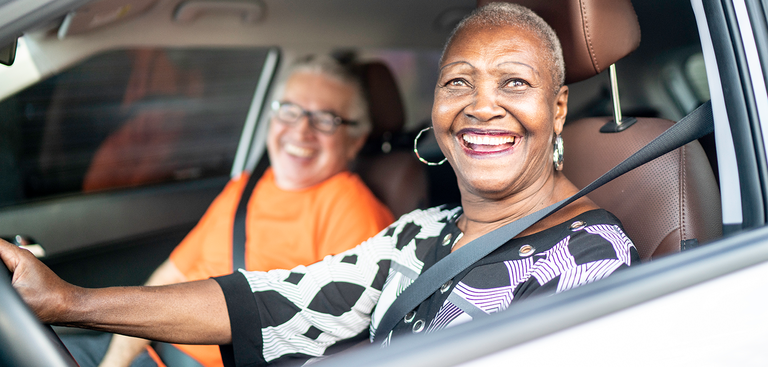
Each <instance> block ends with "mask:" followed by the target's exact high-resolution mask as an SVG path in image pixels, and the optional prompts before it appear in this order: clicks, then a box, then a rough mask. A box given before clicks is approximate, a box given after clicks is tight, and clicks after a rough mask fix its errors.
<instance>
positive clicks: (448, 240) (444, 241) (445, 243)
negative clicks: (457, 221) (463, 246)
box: [443, 233, 453, 246]
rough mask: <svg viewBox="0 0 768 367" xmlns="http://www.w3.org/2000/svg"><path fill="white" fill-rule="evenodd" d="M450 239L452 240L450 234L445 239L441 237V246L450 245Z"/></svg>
mask: <svg viewBox="0 0 768 367" xmlns="http://www.w3.org/2000/svg"><path fill="white" fill-rule="evenodd" d="M451 238H453V236H452V235H451V234H450V233H448V234H447V235H445V237H443V246H448V245H449V244H450V243H451Z"/></svg>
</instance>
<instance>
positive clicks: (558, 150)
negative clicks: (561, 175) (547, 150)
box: [552, 135, 564, 171]
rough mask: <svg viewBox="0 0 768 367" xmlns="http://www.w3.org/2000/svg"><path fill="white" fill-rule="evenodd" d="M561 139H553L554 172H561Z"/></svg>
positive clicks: (559, 137)
mask: <svg viewBox="0 0 768 367" xmlns="http://www.w3.org/2000/svg"><path fill="white" fill-rule="evenodd" d="M563 151H564V149H563V137H562V136H560V135H557V136H556V137H555V149H554V152H553V153H552V163H554V165H555V171H562V170H563Z"/></svg>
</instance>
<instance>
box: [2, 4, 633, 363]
mask: <svg viewBox="0 0 768 367" xmlns="http://www.w3.org/2000/svg"><path fill="white" fill-rule="evenodd" d="M563 74H564V66H563V61H562V54H561V49H560V46H559V42H558V39H557V38H556V36H555V34H554V32H553V31H552V29H551V28H550V27H549V26H548V25H547V24H546V23H545V22H544V21H543V20H541V18H539V17H538V16H536V15H535V14H533V13H532V12H531V11H530V10H528V9H526V8H523V7H521V6H517V5H510V4H491V5H488V6H486V7H483V8H480V9H478V10H476V11H475V12H474V13H473V14H471V15H470V16H469V17H468V18H467V19H465V20H464V21H462V22H461V23H460V24H459V25H458V26H457V29H456V30H455V31H454V34H453V35H452V36H451V38H450V39H449V40H448V42H447V45H446V47H445V50H444V53H443V56H442V59H441V61H440V69H439V77H438V81H437V85H436V86H435V101H434V107H433V110H432V122H433V127H434V133H435V135H436V138H437V141H438V143H439V145H440V148H441V150H442V152H443V153H444V154H445V157H446V160H447V162H448V163H450V165H451V166H452V167H453V169H454V171H455V173H456V176H457V178H458V184H459V188H460V190H461V204H462V205H461V207H447V206H441V207H436V208H431V209H427V210H416V211H414V212H411V213H409V214H406V215H404V216H403V217H401V218H400V219H399V220H398V221H397V222H395V223H394V224H392V225H391V226H390V227H389V228H388V229H387V230H385V231H383V232H381V233H379V234H378V235H376V236H374V237H373V238H371V239H369V240H368V241H366V242H364V243H363V244H361V245H360V246H358V247H356V248H354V249H352V250H349V251H346V252H344V253H342V254H339V255H337V256H334V257H329V258H326V259H324V260H323V261H321V262H319V263H317V264H313V265H311V266H308V267H297V268H294V269H293V270H291V271H288V270H280V271H271V272H269V273H259V272H247V271H240V272H237V273H234V274H231V275H228V276H224V277H220V278H215V279H212V280H203V281H200V282H193V283H186V284H179V285H174V286H168V287H165V288H160V289H147V288H107V289H87V290H86V289H80V288H77V287H74V286H71V285H69V284H66V283H64V282H63V281H61V280H60V279H59V278H58V277H56V276H55V275H54V274H53V273H51V272H50V271H49V270H48V269H47V268H45V267H43V266H41V265H40V264H39V263H38V262H37V261H36V260H35V259H34V257H32V256H31V255H29V254H26V253H24V252H23V251H21V250H18V249H15V248H13V246H11V245H7V244H4V246H2V247H0V250H2V251H1V252H2V256H3V259H4V260H5V262H6V264H7V265H8V266H9V267H10V268H11V269H15V270H16V272H15V273H14V286H15V287H16V289H17V290H19V292H20V293H21V294H22V295H23V297H24V299H25V300H26V302H27V303H29V304H30V305H31V306H32V308H33V309H34V310H35V312H36V313H37V315H38V316H39V317H40V318H41V319H42V320H43V321H45V322H53V323H64V324H71V325H78V326H83V327H90V328H97V329H104V328H108V329H110V330H112V331H115V332H119V333H125V334H130V335H140V336H143V337H149V338H153V339H159V340H172V341H176V342H185V343H201V342H206V343H216V344H220V345H222V348H221V350H222V355H223V356H224V359H225V360H231V361H234V362H236V364H237V365H255V364H258V363H264V362H273V361H278V360H282V359H286V358H291V357H297V356H302V357H312V356H318V355H322V354H324V353H325V352H326V351H327V350H328V349H329V348H330V347H331V346H332V345H334V344H336V343H338V342H340V341H342V340H344V339H347V338H352V337H354V336H356V335H358V334H361V333H365V332H366V331H367V330H370V332H371V338H372V339H373V338H374V337H375V338H376V340H377V341H379V340H380V341H381V343H382V344H388V343H390V342H393V341H395V340H396V339H397V338H398V336H399V335H401V334H410V333H429V332H433V331H437V330H440V329H443V328H446V327H451V326H453V325H456V324H459V323H462V322H466V321H469V320H472V319H473V317H475V316H477V315H480V314H488V313H495V312H499V311H502V310H504V309H507V308H508V307H512V306H513V305H512V304H513V303H514V302H516V301H519V300H522V299H525V298H528V297H531V296H542V295H550V294H554V293H558V292H561V291H565V290H568V289H571V288H573V287H577V286H580V285H582V284H585V283H588V282H591V281H595V280H598V279H601V278H604V277H606V276H608V275H610V274H611V273H613V272H614V271H616V270H619V269H622V268H626V267H628V266H630V265H633V264H635V263H638V262H639V258H638V255H637V252H636V250H635V248H634V246H633V245H632V242H631V241H630V240H629V239H628V238H627V237H626V236H625V234H624V232H623V231H622V229H621V224H620V223H619V221H618V220H617V219H616V218H615V217H614V216H613V215H611V214H609V213H608V212H606V211H605V210H602V209H600V208H598V207H597V206H596V205H595V204H594V203H593V202H591V201H590V200H589V199H587V198H581V199H579V200H577V201H575V202H574V203H572V204H570V205H568V206H566V207H565V208H563V209H561V210H560V211H558V212H556V213H554V214H553V215H550V216H549V217H547V218H545V219H543V220H541V221H539V222H537V223H536V224H534V225H533V226H531V227H529V228H528V229H527V230H525V231H524V232H523V233H521V234H520V235H519V236H517V237H515V238H512V239H509V240H508V242H506V243H505V244H503V245H502V246H501V247H499V248H498V249H497V250H495V251H493V252H492V253H491V254H489V255H487V256H485V257H484V258H483V259H481V260H480V261H478V262H476V263H474V264H472V265H471V266H470V267H469V268H467V269H466V270H464V271H463V272H461V273H460V274H458V275H457V276H456V277H454V278H453V279H452V280H451V281H449V282H446V283H445V284H444V286H443V287H441V289H437V290H435V292H433V293H432V294H431V296H429V297H428V298H427V299H426V300H425V301H423V302H422V303H421V304H420V305H419V306H417V307H416V308H415V309H413V310H412V311H411V312H408V313H407V314H406V315H396V316H398V317H399V322H398V323H397V324H396V325H395V326H394V328H393V329H392V330H388V329H379V326H380V322H381V320H382V316H383V315H384V314H385V313H386V312H387V310H388V309H389V308H390V306H391V305H392V303H393V302H394V301H395V299H396V298H397V297H398V296H399V295H400V294H401V292H402V290H403V289H405V288H407V287H408V286H409V285H410V284H411V283H413V282H414V280H417V279H418V277H419V275H420V274H422V273H423V272H424V271H425V269H427V268H430V267H432V266H433V265H435V264H436V263H437V262H439V261H441V259H443V258H445V257H447V256H449V255H450V254H451V253H452V252H454V251H456V250H457V249H459V248H461V247H463V246H466V245H468V244H469V246H474V245H475V244H470V242H471V241H473V240H475V239H477V238H479V237H480V236H482V235H484V234H487V233H489V232H491V231H493V230H495V229H497V228H499V227H502V226H504V225H505V224H508V223H511V222H513V221H515V220H517V219H520V218H522V217H525V216H526V215H528V214H531V213H534V212H536V211H538V210H539V209H542V208H545V207H547V206H549V205H552V204H554V203H557V202H559V201H561V200H563V199H565V198H567V197H569V196H571V195H572V194H574V193H576V192H577V190H576V187H574V185H573V184H572V183H571V182H570V181H568V179H567V178H566V177H565V176H563V174H562V173H561V172H560V171H559V169H560V168H561V165H562V156H561V155H560V154H554V153H555V152H560V150H559V149H558V147H557V145H559V144H562V143H561V140H560V138H559V134H560V132H561V130H562V127H563V123H564V121H565V116H566V112H567V102H568V88H567V87H565V86H563ZM43 289H45V290H52V291H47V292H46V291H43ZM75 300H76V301H75ZM168 300H172V302H168ZM51 305H54V306H51ZM146 309H150V310H152V312H147V311H146Z"/></svg>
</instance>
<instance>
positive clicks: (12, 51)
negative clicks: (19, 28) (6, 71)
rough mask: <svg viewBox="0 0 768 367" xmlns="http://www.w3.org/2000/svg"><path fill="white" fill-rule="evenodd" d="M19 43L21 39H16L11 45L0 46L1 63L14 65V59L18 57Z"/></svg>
mask: <svg viewBox="0 0 768 367" xmlns="http://www.w3.org/2000/svg"><path fill="white" fill-rule="evenodd" d="M18 43H19V40H18V39H15V40H13V43H11V44H10V45H7V46H5V47H2V48H0V64H3V65H8V66H11V65H13V60H15V59H16V46H17V45H18Z"/></svg>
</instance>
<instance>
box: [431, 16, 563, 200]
mask: <svg viewBox="0 0 768 367" xmlns="http://www.w3.org/2000/svg"><path fill="white" fill-rule="evenodd" d="M547 60H548V59H547V58H546V54H545V51H544V50H543V48H542V47H541V42H540V40H539V39H538V38H537V37H536V36H535V35H534V34H533V33H531V32H528V31H526V30H523V29H521V28H518V27H512V26H501V27H488V26H484V27H481V26H477V27H467V28H465V29H463V30H462V31H461V32H460V33H458V34H456V36H455V37H454V39H453V42H452V43H451V44H450V45H449V46H448V48H447V49H446V52H445V55H444V57H443V62H442V64H441V65H440V67H441V68H440V75H439V78H438V82H437V86H436V87H435V102H434V106H433V109H432V122H433V124H434V128H435V136H436V137H437V141H438V144H439V145H440V148H441V150H442V151H443V153H444V154H445V156H446V157H447V158H448V161H449V162H450V164H451V165H452V166H453V169H454V171H455V172H456V176H457V178H458V183H459V187H460V189H461V190H462V194H463V196H466V194H470V195H474V196H479V197H481V198H486V199H501V198H506V197H510V196H512V195H516V194H518V193H523V195H525V193H528V194H529V195H536V193H537V192H538V191H539V190H541V189H542V188H543V186H544V183H545V182H547V180H549V179H550V178H552V177H553V175H554V170H553V165H552V151H553V143H554V136H555V135H556V134H559V133H560V132H561V131H562V126H563V123H564V122H565V115H566V112H567V101H568V89H567V87H562V88H560V89H558V88H557V87H556V86H555V85H554V81H553V78H552V75H551V73H552V71H551V70H552V68H551V65H550V64H549V63H548V61H547ZM556 91H557V93H555V92H556ZM465 199H466V197H465Z"/></svg>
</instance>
